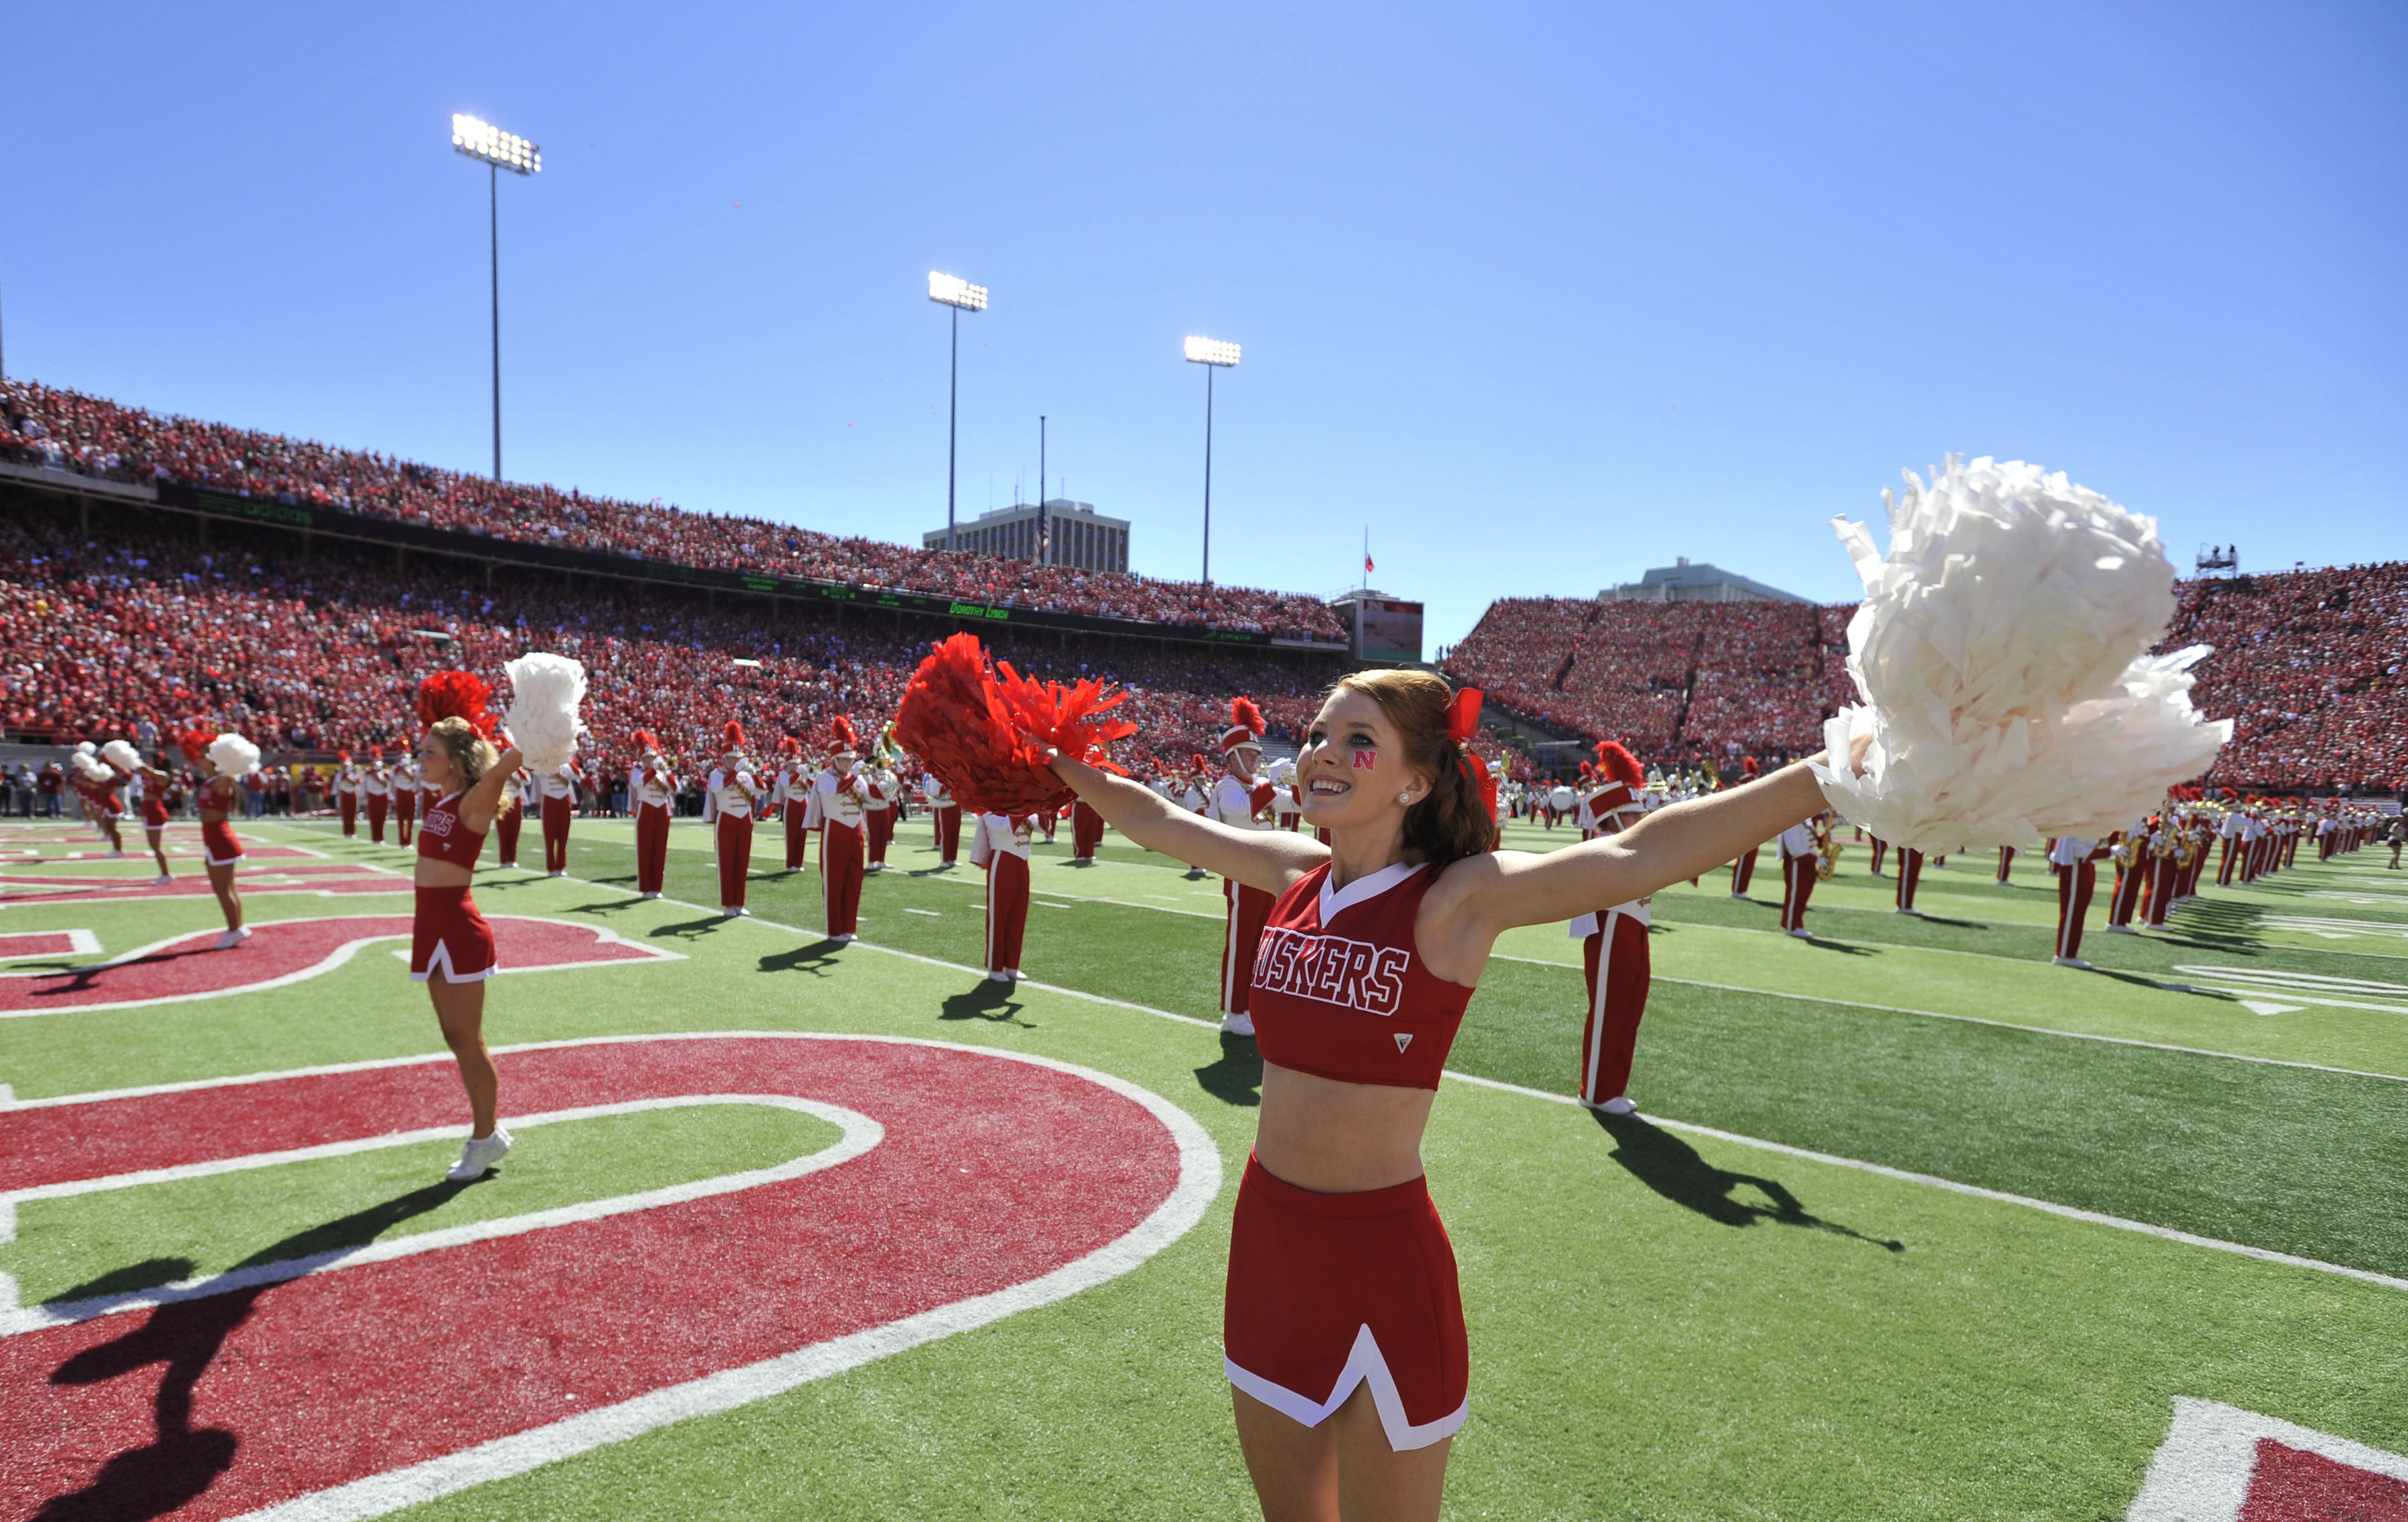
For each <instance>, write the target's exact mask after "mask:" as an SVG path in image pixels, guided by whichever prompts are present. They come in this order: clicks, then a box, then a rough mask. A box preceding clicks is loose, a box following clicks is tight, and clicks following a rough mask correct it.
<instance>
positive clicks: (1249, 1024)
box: [1221, 1015, 1254, 1036]
mask: <svg viewBox="0 0 2408 1522" xmlns="http://www.w3.org/2000/svg"><path fill="white" fill-rule="evenodd" d="M1221 1033H1222V1034H1223V1035H1225V1036H1251V1035H1253V1034H1254V1017H1253V1016H1252V1015H1224V1016H1222V1017H1221Z"/></svg>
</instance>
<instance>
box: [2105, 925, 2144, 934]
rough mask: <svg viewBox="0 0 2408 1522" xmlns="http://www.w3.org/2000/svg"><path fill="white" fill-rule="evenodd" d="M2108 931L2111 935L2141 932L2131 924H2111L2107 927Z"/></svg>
mask: <svg viewBox="0 0 2408 1522" xmlns="http://www.w3.org/2000/svg"><path fill="white" fill-rule="evenodd" d="M2107 933H2108V934H2110V935H2138V934H2140V933H2141V932H2139V931H2136V930H2134V929H2133V928H2132V927H2131V926H2129V925H2110V926H2108V927H2107Z"/></svg>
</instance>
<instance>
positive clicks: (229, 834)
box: [185, 734, 259, 951]
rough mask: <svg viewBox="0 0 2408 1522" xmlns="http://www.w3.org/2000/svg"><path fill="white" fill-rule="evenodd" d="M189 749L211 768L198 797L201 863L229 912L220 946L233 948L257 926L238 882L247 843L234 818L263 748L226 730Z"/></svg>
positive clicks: (211, 888)
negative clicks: (247, 918)
mask: <svg viewBox="0 0 2408 1522" xmlns="http://www.w3.org/2000/svg"><path fill="white" fill-rule="evenodd" d="M185 754H186V755H188V756H194V757H196V759H197V760H198V761H199V762H200V763H201V764H202V765H206V766H207V767H208V768H209V775H208V776H207V777H205V778H203V779H202V781H201V786H200V790H199V793H198V795H197V796H196V797H195V799H194V802H195V803H197V804H199V805H200V813H201V865H202V867H203V869H204V870H206V871H207V872H208V875H209V891H210V892H212V893H215V894H216V895H217V896H218V908H219V910H220V911H221V912H222V913H223V914H224V916H225V922H226V928H225V933H224V934H222V935H221V936H219V937H218V949H219V950H220V951H231V950H232V949H234V948H235V947H236V946H240V945H242V944H243V943H244V942H245V941H248V940H250V939H251V930H250V928H249V927H248V926H246V925H245V924H243V922H242V890H241V889H238V888H236V887H235V882H234V873H235V868H236V867H238V866H240V865H241V864H242V842H241V841H240V840H238V839H236V837H235V832H234V826H233V825H232V824H231V823H229V822H228V820H229V819H230V818H231V817H232V816H233V814H234V811H235V808H236V804H237V802H238V801H239V800H240V798H241V796H242V779H243V778H244V777H246V776H248V775H251V773H252V772H254V771H257V770H258V769H259V747H257V746H255V745H252V744H251V742H250V741H249V740H246V739H244V738H243V737H242V736H241V735H239V734H221V735H219V736H218V737H217V738H216V739H214V740H206V741H204V740H202V739H201V738H200V737H197V736H196V737H195V744H194V745H193V746H190V747H186V750H185Z"/></svg>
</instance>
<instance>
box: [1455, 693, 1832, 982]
mask: <svg viewBox="0 0 2408 1522" xmlns="http://www.w3.org/2000/svg"><path fill="white" fill-rule="evenodd" d="M1863 743H1864V742H1863V741H1862V739H1861V738H1860V739H1859V740H1858V742H1857V760H1858V761H1861V760H1862V754H1863V751H1862V747H1863ZM1814 759H1815V760H1816V761H1820V760H1822V757H1821V756H1820V755H1817V756H1816V757H1815V758H1814ZM1807 765H1808V763H1807V762H1804V761H1799V762H1795V763H1792V764H1791V765H1788V766H1785V767H1783V768H1782V769H1781V770H1780V771H1778V772H1775V773H1773V774H1772V775H1770V776H1768V777H1765V778H1764V779H1762V780H1761V781H1758V782H1752V783H1750V784H1748V785H1747V786H1746V787H1744V788H1733V789H1730V790H1729V791H1727V792H1718V793H1713V794H1710V795H1708V796H1707V797H1704V798H1694V799H1691V800H1689V801H1688V802H1687V803H1682V804H1672V805H1671V806H1670V807H1669V808H1663V809H1658V810H1656V812H1655V813H1653V814H1650V815H1648V816H1647V817H1646V818H1643V819H1641V820H1640V821H1639V822H1638V823H1637V824H1635V825H1632V826H1631V827H1630V828H1629V829H1627V830H1625V831H1623V832H1620V833H1618V834H1613V835H1603V836H1599V837H1598V839H1596V840H1590V841H1584V842H1583V843H1582V844H1580V845H1578V846H1569V847H1567V848H1565V849H1563V850H1560V851H1554V852H1550V853H1548V854H1546V855H1543V856H1541V855H1535V854H1532V853H1529V852H1526V851H1497V852H1493V853H1491V854H1490V855H1488V856H1486V857H1473V858H1469V859H1467V860H1465V861H1461V862H1458V863H1456V864H1455V867H1453V868H1451V869H1449V871H1448V874H1447V876H1448V879H1449V881H1447V882H1444V883H1441V886H1440V888H1438V889H1433V890H1432V895H1431V896H1432V898H1433V899H1437V898H1440V896H1441V894H1445V895H1446V897H1447V898H1448V899H1450V900H1452V902H1442V903H1441V904H1439V905H1437V907H1439V908H1441V911H1442V913H1443V914H1444V916H1445V917H1446V918H1447V919H1448V920H1450V921H1452V922H1453V923H1454V925H1455V926H1456V927H1458V928H1459V929H1458V934H1459V935H1460V936H1461V937H1462V938H1463V940H1464V941H1465V944H1464V945H1463V946H1461V947H1460V948H1459V949H1460V951H1462V952H1470V951H1472V950H1473V947H1472V946H1471V945H1470V944H1469V943H1471V942H1481V943H1482V944H1481V945H1480V946H1478V948H1477V955H1476V956H1475V959H1474V964H1475V965H1476V964H1477V962H1478V961H1480V960H1485V956H1486V943H1489V942H1493V941H1494V940H1495V938H1496V936H1497V935H1498V934H1501V933H1502V932H1505V931H1508V930H1511V929H1512V928H1513V927H1514V926H1516V925H1545V924H1552V923H1555V922H1556V921H1560V920H1565V919H1570V918H1571V917H1574V916H1576V915H1584V914H1587V913H1590V912H1591V911H1593V910H1597V909H1600V908H1603V907H1605V906H1606V905H1608V904H1613V903H1628V902H1630V901H1631V900H1633V899H1640V898H1645V897H1646V896H1647V895H1648V894H1650V893H1653V892H1656V890H1658V889H1664V888H1669V887H1670V886H1671V885H1672V884H1674V883H1676V882H1679V881H1681V880H1682V879H1683V878H1684V877H1696V876H1699V875H1703V874H1704V873H1706V872H1708V871H1711V870H1712V869H1713V868H1715V867H1718V866H1721V865H1722V864H1723V863H1724V862H1726V861H1730V860H1731V859H1732V858H1734V857H1738V856H1742V855H1745V854H1746V853H1747V852H1748V851H1749V850H1751V849H1753V848H1755V847H1756V846H1761V845H1763V844H1764V843H1765V842H1766V841H1768V840H1770V839H1771V838H1772V837H1773V836H1775V835H1777V834H1779V833H1781V832H1783V831H1784V830H1786V829H1788V828H1789V827H1790V826H1791V825H1793V824H1796V823H1798V822H1799V821H1800V820H1802V819H1807V818H1813V816H1814V815H1816V814H1818V813H1820V812H1821V811H1822V809H1823V807H1824V802H1823V790H1822V789H1821V787H1820V786H1818V785H1817V784H1816V782H1815V781H1814V776H1813V773H1812V772H1810V771H1808V770H1807ZM1450 939H1455V937H1450ZM1441 955H1443V953H1442V954H1441Z"/></svg>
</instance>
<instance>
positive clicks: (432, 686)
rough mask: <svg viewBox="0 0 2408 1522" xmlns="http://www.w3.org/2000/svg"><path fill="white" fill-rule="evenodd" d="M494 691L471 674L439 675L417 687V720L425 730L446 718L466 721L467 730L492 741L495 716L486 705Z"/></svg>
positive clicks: (452, 672) (469, 672) (443, 673)
mask: <svg viewBox="0 0 2408 1522" xmlns="http://www.w3.org/2000/svg"><path fill="white" fill-rule="evenodd" d="M493 695H494V690H493V689H492V688H491V687H488V686H487V685H486V684H485V679H484V678H483V677H481V676H478V675H477V674H476V673H475V672H471V671H438V672H437V673H436V674H435V675H434V676H429V677H427V678H426V679H425V680H424V681H423V682H421V683H419V684H418V719H419V722H420V723H422V724H424V725H426V726H427V727H428V728H430V729H431V728H433V727H434V726H435V725H437V724H439V723H441V722H442V721H443V720H444V719H447V718H465V719H466V720H467V721H468V724H469V727H470V728H472V729H474V730H475V731H476V732H477V733H479V734H480V735H483V736H484V737H485V738H487V739H491V738H493V734H494V715H493V714H492V713H491V712H490V711H489V710H488V709H487V707H486V704H487V702H488V700H490V699H491V698H492V697H493Z"/></svg>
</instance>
